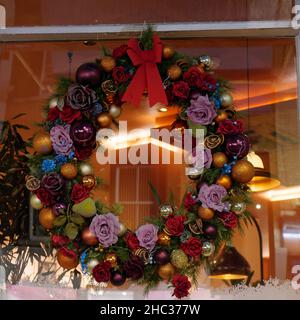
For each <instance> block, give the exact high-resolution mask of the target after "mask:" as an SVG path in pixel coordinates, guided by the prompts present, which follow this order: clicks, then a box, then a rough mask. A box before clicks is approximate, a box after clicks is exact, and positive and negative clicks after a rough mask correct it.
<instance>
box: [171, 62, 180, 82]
mask: <svg viewBox="0 0 300 320" xmlns="http://www.w3.org/2000/svg"><path fill="white" fill-rule="evenodd" d="M181 73H182V70H181V68H180V67H178V66H177V65H175V64H174V65H172V66H170V67H169V69H168V76H169V78H170V79H171V80H177V79H178V78H179V77H180V76H181Z"/></svg>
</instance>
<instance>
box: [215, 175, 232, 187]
mask: <svg viewBox="0 0 300 320" xmlns="http://www.w3.org/2000/svg"><path fill="white" fill-rule="evenodd" d="M216 184H218V185H219V186H222V187H224V188H225V189H227V190H229V189H230V188H231V186H232V180H231V178H230V177H229V176H227V175H226V174H225V175H222V176H221V177H219V178H218V179H217V181H216Z"/></svg>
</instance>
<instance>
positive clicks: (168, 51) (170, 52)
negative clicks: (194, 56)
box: [163, 46, 175, 59]
mask: <svg viewBox="0 0 300 320" xmlns="http://www.w3.org/2000/svg"><path fill="white" fill-rule="evenodd" d="M174 53H175V51H174V48H172V47H170V46H164V47H163V57H164V58H165V59H171V58H172V57H173V56H174Z"/></svg>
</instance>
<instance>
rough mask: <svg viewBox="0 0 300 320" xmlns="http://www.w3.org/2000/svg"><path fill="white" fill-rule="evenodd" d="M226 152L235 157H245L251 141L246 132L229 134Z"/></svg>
mask: <svg viewBox="0 0 300 320" xmlns="http://www.w3.org/2000/svg"><path fill="white" fill-rule="evenodd" d="M225 145H226V146H225V149H226V154H227V155H228V156H229V157H231V158H233V157H235V156H236V157H237V159H242V158H244V157H245V156H246V155H247V154H248V152H249V149H250V142H249V139H248V137H247V136H246V135H244V134H235V135H231V136H228V138H226V141H225Z"/></svg>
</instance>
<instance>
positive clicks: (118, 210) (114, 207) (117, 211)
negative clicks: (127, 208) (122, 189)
mask: <svg viewBox="0 0 300 320" xmlns="http://www.w3.org/2000/svg"><path fill="white" fill-rule="evenodd" d="M123 210H124V206H123V205H122V204H121V203H119V202H117V203H114V204H113V205H112V207H111V211H112V212H113V213H114V214H116V215H118V214H120V213H122V212H123Z"/></svg>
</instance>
